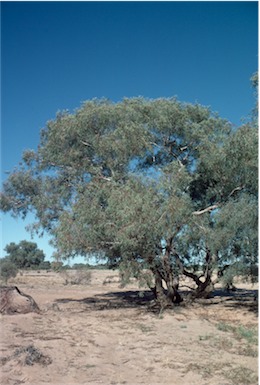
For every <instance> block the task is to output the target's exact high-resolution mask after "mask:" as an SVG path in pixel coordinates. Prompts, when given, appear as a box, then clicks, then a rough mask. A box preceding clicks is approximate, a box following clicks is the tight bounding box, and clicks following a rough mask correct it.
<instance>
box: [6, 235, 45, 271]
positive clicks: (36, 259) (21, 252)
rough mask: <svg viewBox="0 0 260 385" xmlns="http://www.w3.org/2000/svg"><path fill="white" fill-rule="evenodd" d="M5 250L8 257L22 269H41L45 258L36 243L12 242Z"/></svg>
mask: <svg viewBox="0 0 260 385" xmlns="http://www.w3.org/2000/svg"><path fill="white" fill-rule="evenodd" d="M4 250H5V251H6V252H7V256H6V257H7V258H8V259H9V260H10V261H11V262H12V263H13V264H15V265H16V266H17V267H18V268H20V269H26V268H33V267H39V266H40V265H41V263H43V261H44V258H45V255H44V253H43V251H42V250H40V249H38V247H37V244H36V243H34V242H28V241H21V242H19V243H18V244H16V243H14V242H11V243H9V244H8V245H7V246H6V247H5V249H4Z"/></svg>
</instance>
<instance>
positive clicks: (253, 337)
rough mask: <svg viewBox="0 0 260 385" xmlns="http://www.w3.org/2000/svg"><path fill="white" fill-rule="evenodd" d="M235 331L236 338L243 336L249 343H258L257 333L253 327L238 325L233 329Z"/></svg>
mask: <svg viewBox="0 0 260 385" xmlns="http://www.w3.org/2000/svg"><path fill="white" fill-rule="evenodd" d="M235 333H236V335H237V337H238V338H244V339H245V340H247V342H248V343H249V344H255V345H257V343H258V333H257V330H256V329H255V328H246V327H244V326H239V327H238V328H237V329H236V330H235Z"/></svg>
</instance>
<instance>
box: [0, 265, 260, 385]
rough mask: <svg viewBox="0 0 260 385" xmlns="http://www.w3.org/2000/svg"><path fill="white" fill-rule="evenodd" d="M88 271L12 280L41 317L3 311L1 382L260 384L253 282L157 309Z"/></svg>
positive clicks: (134, 291) (130, 289) (135, 292)
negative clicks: (70, 278) (84, 279)
mask: <svg viewBox="0 0 260 385" xmlns="http://www.w3.org/2000/svg"><path fill="white" fill-rule="evenodd" d="M112 275H113V279H111V278H107V277H108V276H111V271H106V270H101V271H97V270H93V271H92V273H91V282H90V283H89V282H88V283H87V284H84V285H76V284H71V283H70V282H67V283H66V282H65V281H64V277H63V276H62V275H61V274H59V273H54V272H48V273H47V272H43V271H39V272H37V271H35V272H24V273H23V274H22V275H20V274H19V275H18V276H17V277H16V278H15V279H13V280H12V281H11V282H10V284H12V285H13V284H15V285H17V286H18V287H19V288H21V289H22V290H23V291H24V292H25V293H27V294H30V295H31V296H33V298H34V299H35V301H36V302H37V304H38V305H39V306H40V309H41V313H40V314H37V313H29V314H20V315H11V316H8V315H2V316H1V361H0V363H1V377H2V378H1V384H3V385H9V384H12V385H15V384H34V385H38V384H39V385H40V384H66V385H69V384H71V385H72V384H141V383H142V384H149V385H153V384H174V385H186V384H187V385H206V384H207V385H247V384H248V385H254V384H257V383H258V380H257V372H258V359H257V353H258V341H257V335H258V333H257V327H258V319H257V307H256V306H257V301H256V300H255V295H256V291H257V286H256V285H254V286H252V285H250V284H245V283H240V284H236V286H237V287H238V290H237V291H236V292H234V293H230V294H227V293H226V294H225V295H224V294H223V293H222V292H221V291H219V292H218V293H217V294H218V296H217V297H215V299H214V301H211V302H210V301H209V302H207V301H205V303H194V304H191V305H186V306H185V305H181V306H177V307H175V308H174V309H173V310H167V311H164V312H158V310H157V309H155V308H153V307H149V308H148V304H149V303H150V302H149V299H150V294H149V293H148V292H147V293H146V292H143V293H141V295H140V293H139V288H138V285H137V284H135V283H134V282H133V283H132V284H131V285H130V286H127V287H126V288H121V287H119V286H120V285H119V281H118V280H117V277H116V273H115V272H113V273H112Z"/></svg>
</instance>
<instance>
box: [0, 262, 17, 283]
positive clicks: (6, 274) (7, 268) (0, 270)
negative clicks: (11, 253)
mask: <svg viewBox="0 0 260 385" xmlns="http://www.w3.org/2000/svg"><path fill="white" fill-rule="evenodd" d="M17 273H18V268H17V266H16V265H15V264H14V263H12V262H11V261H10V260H8V259H7V258H5V259H3V260H1V262H0V277H1V278H2V279H3V280H4V282H5V283H7V281H8V279H9V278H11V277H13V278H14V277H16V275H17Z"/></svg>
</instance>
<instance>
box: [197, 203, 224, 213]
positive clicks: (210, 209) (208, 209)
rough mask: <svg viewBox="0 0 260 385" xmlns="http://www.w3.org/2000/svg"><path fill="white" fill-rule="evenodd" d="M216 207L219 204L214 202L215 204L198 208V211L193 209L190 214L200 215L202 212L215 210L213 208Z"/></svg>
mask: <svg viewBox="0 0 260 385" xmlns="http://www.w3.org/2000/svg"><path fill="white" fill-rule="evenodd" d="M218 207H219V205H218V204H216V205H213V206H209V207H206V208H205V209H203V210H200V211H193V213H192V214H193V215H202V214H204V213H207V212H209V211H212V210H215V209H217V208H218Z"/></svg>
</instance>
